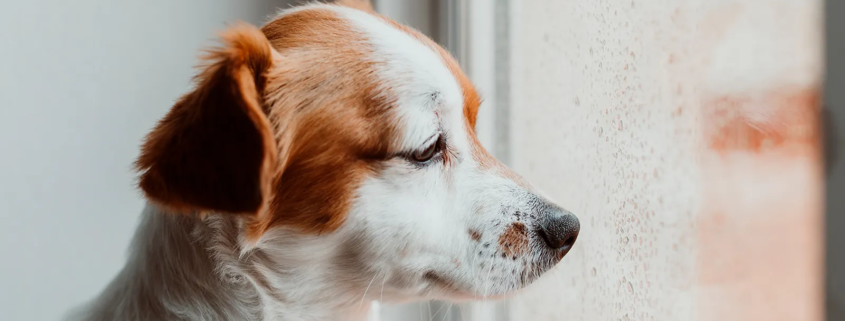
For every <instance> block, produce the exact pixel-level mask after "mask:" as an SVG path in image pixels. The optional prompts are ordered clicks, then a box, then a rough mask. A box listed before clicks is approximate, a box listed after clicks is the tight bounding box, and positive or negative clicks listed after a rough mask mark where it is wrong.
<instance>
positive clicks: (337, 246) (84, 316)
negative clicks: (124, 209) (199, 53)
mask: <svg viewBox="0 0 845 321" xmlns="http://www.w3.org/2000/svg"><path fill="white" fill-rule="evenodd" d="M350 1H352V0H350ZM353 2H355V1H353ZM363 9H365V11H361V10H358V9H355V8H351V7H344V6H335V5H321V4H312V5H307V6H304V7H300V8H295V9H290V10H287V11H284V12H282V13H280V14H279V15H278V16H277V17H276V18H274V19H273V20H272V21H271V22H270V23H268V24H267V25H265V26H264V27H263V28H262V29H260V30H259V29H258V28H255V27H252V26H248V25H238V26H235V27H232V28H230V29H229V30H227V31H226V32H224V33H223V34H222V39H223V40H224V41H223V46H222V47H221V48H217V49H214V50H212V51H211V54H210V55H208V56H207V57H206V58H205V59H206V60H205V62H206V63H205V64H204V67H202V68H203V69H202V71H201V72H200V73H199V76H198V78H197V88H196V89H195V90H194V91H193V92H191V93H189V94H187V95H186V96H185V97H184V98H183V99H182V100H180V101H179V102H177V104H176V105H175V106H174V107H173V109H172V110H171V112H170V113H168V114H167V115H166V116H165V117H164V119H163V120H162V121H161V123H160V124H159V125H158V126H157V127H156V128H154V129H153V131H152V132H151V134H150V135H149V136H148V137H147V141H146V143H145V144H144V147H143V149H142V154H141V157H140V159H139V161H138V167H139V170H140V172H141V180H140V188H141V189H142V190H143V191H144V193H145V195H146V196H147V198H148V200H149V203H148V206H147V208H146V209H145V211H144V214H143V222H142V224H141V225H140V227H139V229H138V232H137V234H136V235H135V239H134V241H133V244H132V247H131V249H130V253H131V256H130V259H129V261H128V262H127V265H126V267H125V268H124V269H123V270H122V271H121V273H120V274H119V275H118V276H117V277H116V278H115V280H114V281H113V282H112V283H111V284H110V285H109V287H108V288H107V289H106V290H105V291H104V292H103V293H102V294H101V295H100V297H99V298H97V299H96V300H94V301H93V302H92V303H90V304H89V305H87V306H85V307H83V308H81V309H80V310H78V311H77V312H76V313H75V314H74V315H73V318H72V319H74V320H96V321H99V320H287V321H299V320H303V321H304V320H312V321H318V320H320V321H323V320H363V319H364V318H365V317H366V315H367V312H368V309H369V307H370V302H372V301H383V302H407V301H413V300H426V299H444V300H452V301H462V300H475V299H487V298H499V297H503V296H506V295H508V294H510V293H513V292H514V291H516V290H518V289H520V288H523V287H525V286H526V285H528V284H530V283H531V282H532V281H534V280H535V279H537V278H538V277H539V276H540V275H541V274H542V273H543V272H545V271H547V270H549V269H550V268H552V267H553V266H554V265H555V264H556V263H557V262H558V261H560V259H561V258H562V257H563V255H564V254H566V251H568V249H569V247H567V248H566V249H565V250H561V248H551V247H549V246H548V245H547V244H550V243H549V242H548V239H547V237H548V235H545V234H543V233H545V232H543V231H544V229H546V227H544V224H546V223H547V222H549V221H550V218H551V217H558V218H560V217H563V216H566V215H570V216H571V213H568V212H566V211H565V210H563V209H562V208H560V207H558V206H557V205H555V204H553V203H551V202H550V201H548V200H546V199H544V198H543V197H542V196H540V195H539V194H538V192H536V191H534V189H533V188H532V187H531V186H530V184H528V183H527V182H525V180H523V179H522V178H521V177H519V175H517V174H516V173H514V172H512V171H511V170H509V169H508V168H507V167H505V166H504V165H502V164H501V163H499V162H498V161H496V160H495V159H494V158H493V157H492V156H490V155H489V153H487V151H486V150H485V149H484V148H483V147H482V146H481V145H480V144H479V142H478V139H477V137H476V136H475V128H474V126H475V118H476V115H477V112H478V108H479V106H480V104H481V100H480V98H479V96H478V94H477V93H476V92H475V89H474V87H473V86H472V83H471V82H470V81H469V80H468V78H467V77H466V76H465V75H464V74H463V72H461V70H460V68H459V67H458V65H457V63H455V61H454V59H452V57H451V56H449V54H448V53H447V52H446V51H445V50H443V49H442V48H440V47H439V46H438V45H436V44H435V43H434V42H432V41H431V40H429V39H427V38H425V37H424V36H422V35H421V34H419V33H418V32H416V31H414V30H412V29H409V28H407V27H404V26H401V25H399V24H396V23H395V22H392V21H390V20H388V19H386V18H384V17H380V16H378V15H377V14H375V13H373V12H372V11H368V8H367V7H363ZM429 149H431V150H434V151H435V153H433V154H430V155H431V156H432V157H431V158H430V159H420V156H419V155H425V153H422V152H423V151H426V150H429ZM571 217H572V218H573V219H574V216H571ZM573 222H574V224H575V225H572V224H573ZM568 224H570V225H568V226H569V227H566V228H568V229H569V232H567V233H570V232H572V233H574V234H572V233H570V234H571V235H569V234H566V235H565V236H567V237H569V236H572V240H573V241H574V237H575V236H577V232H578V225H577V220H574V221H572V220H570V221H569V223H568ZM572 226H574V229H572ZM573 231H574V232H573ZM573 235H574V236H573ZM569 245H571V243H569ZM569 245H568V246H569Z"/></svg>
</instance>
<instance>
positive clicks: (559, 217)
mask: <svg viewBox="0 0 845 321" xmlns="http://www.w3.org/2000/svg"><path fill="white" fill-rule="evenodd" d="M580 230H581V223H580V222H578V218H577V217H575V215H572V213H569V212H567V211H564V210H557V209H555V210H553V211H552V212H551V213H547V214H546V217H545V218H544V219H543V220H541V222H540V230H539V231H537V233H538V234H539V236H540V237H541V238H542V239H543V241H545V242H546V244H547V245H548V246H549V247H551V248H553V249H555V250H558V251H569V249H570V248H572V245H573V244H575V240H576V239H577V238H578V232H580Z"/></svg>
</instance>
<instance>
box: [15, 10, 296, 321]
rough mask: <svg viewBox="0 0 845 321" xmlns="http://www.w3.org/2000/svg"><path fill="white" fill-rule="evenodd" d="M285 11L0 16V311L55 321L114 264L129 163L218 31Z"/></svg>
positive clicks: (128, 202)
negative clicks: (0, 103)
mask: <svg viewBox="0 0 845 321" xmlns="http://www.w3.org/2000/svg"><path fill="white" fill-rule="evenodd" d="M284 5H285V4H284V1H262V2H261V3H260V4H259V3H258V2H254V3H250V4H245V3H236V2H233V1H221V0H215V1H207V0H206V1H198V0H193V1H163V0H156V1H129V2H127V1H105V0H102V1H98V0H82V1H59V0H50V1H47V0H39V1H3V2H2V3H1V4H0V29H2V30H3V32H0V48H2V50H0V60H2V61H3V63H2V66H0V97H2V98H3V102H2V106H0V155H2V157H0V204H2V206H3V210H2V212H0V217H2V221H3V223H2V224H0V257H2V263H1V264H0V288H2V291H0V310H2V311H3V313H2V315H3V317H2V319H3V320H58V319H59V318H60V316H61V315H63V314H64V313H65V312H66V310H67V309H68V308H70V307H71V306H75V305H78V304H80V303H82V302H83V301H86V300H88V299H89V298H92V297H93V296H94V295H95V294H96V293H97V292H98V291H100V290H101V289H102V288H103V287H104V286H105V284H106V282H108V281H109V280H110V279H111V278H112V277H113V276H114V275H115V274H116V273H117V271H118V269H119V268H120V267H122V266H123V264H124V258H125V255H124V253H125V251H126V248H127V246H128V243H129V238H130V237H131V235H132V233H133V231H134V230H135V226H136V219H137V217H138V216H139V214H140V210H141V208H142V202H143V201H142V198H141V196H140V194H139V193H138V192H137V191H136V189H135V188H134V173H133V172H132V170H131V166H132V162H133V161H134V158H135V157H136V153H137V152H138V146H139V144H140V142H141V138H142V137H143V135H145V134H146V133H147V131H148V130H149V128H151V127H152V126H153V124H154V123H155V121H157V120H158V118H159V117H161V116H162V115H163V114H164V113H165V112H166V111H167V110H168V109H169V108H170V106H171V105H172V103H173V102H174V101H175V100H176V98H177V97H179V96H180V95H181V94H183V93H184V92H186V91H187V90H188V89H189V87H190V85H191V83H190V79H191V77H192V75H193V73H194V71H193V70H192V66H194V65H195V64H197V62H198V60H197V58H196V57H197V55H198V54H199V49H201V48H202V47H205V46H207V45H211V44H213V43H212V41H211V40H212V39H214V35H215V32H216V31H218V30H221V29H222V28H223V27H224V26H225V25H224V23H227V22H231V21H233V20H236V19H242V20H246V21H250V22H253V23H259V22H260V21H262V20H263V18H264V17H265V16H267V15H269V14H271V13H273V12H275V7H276V6H284Z"/></svg>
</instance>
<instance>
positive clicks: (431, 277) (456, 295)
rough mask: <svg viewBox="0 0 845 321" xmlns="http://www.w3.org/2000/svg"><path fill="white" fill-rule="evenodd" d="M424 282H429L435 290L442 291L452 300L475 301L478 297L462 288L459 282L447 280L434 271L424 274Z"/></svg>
mask: <svg viewBox="0 0 845 321" xmlns="http://www.w3.org/2000/svg"><path fill="white" fill-rule="evenodd" d="M422 278H423V280H425V281H426V282H428V284H430V285H431V286H432V287H433V288H435V289H437V290H440V291H439V292H443V293H444V294H446V295H447V296H449V298H450V299H451V300H460V299H467V300H471V299H475V298H476V297H477V296H476V295H473V294H471V293H470V292H469V291H467V290H465V289H464V288H465V287H462V286H461V285H460V284H458V282H456V281H454V280H452V279H450V278H446V277H444V276H442V274H439V273H437V272H435V271H433V270H429V271H426V272H425V273H423V276H422Z"/></svg>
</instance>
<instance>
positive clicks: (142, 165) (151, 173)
mask: <svg viewBox="0 0 845 321" xmlns="http://www.w3.org/2000/svg"><path fill="white" fill-rule="evenodd" d="M220 37H221V38H222V40H223V43H224V46H223V47H222V48H217V49H214V50H211V51H209V53H208V55H207V56H206V57H204V59H205V61H206V63H207V64H206V65H205V67H204V70H203V71H202V72H201V73H200V74H199V75H198V76H197V77H196V88H195V89H194V91H193V92H191V93H189V94H187V95H185V96H183V97H182V98H181V99H180V100H179V101H178V102H177V103H176V105H174V106H173V108H172V109H171V110H170V112H169V113H168V114H167V115H166V116H165V117H164V119H162V120H161V121H160V122H159V123H158V125H157V126H156V127H155V128H154V129H153V131H152V132H151V133H150V134H149V136H147V138H146V142H145V143H144V145H143V147H142V150H141V156H140V157H139V159H138V161H137V163H136V165H137V168H138V170H139V171H140V172H141V176H140V182H139V185H140V188H141V189H142V190H143V191H144V193H145V194H146V196H147V197H148V198H149V199H150V200H152V201H154V202H156V203H158V204H161V205H163V206H165V207H167V208H170V209H173V210H177V211H217V212H225V213H256V212H258V211H259V209H260V208H261V207H262V206H263V204H265V203H266V202H267V201H268V200H267V198H268V197H269V196H270V188H271V184H272V180H273V178H274V176H275V175H274V171H275V166H276V158H277V153H276V144H275V140H274V138H273V137H274V136H273V133H272V131H271V127H270V123H269V121H268V119H267V116H266V114H265V111H264V108H263V98H262V97H263V95H262V91H263V90H264V86H265V82H266V78H265V73H266V72H267V70H268V69H269V68H271V67H272V64H273V49H272V48H271V46H270V43H269V41H268V40H267V38H266V37H265V36H264V34H263V33H262V32H261V31H260V30H259V29H257V28H255V27H254V26H251V25H247V24H239V25H236V26H234V27H231V28H229V29H228V30H227V31H225V32H223V33H221V34H220Z"/></svg>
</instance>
